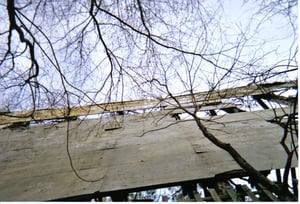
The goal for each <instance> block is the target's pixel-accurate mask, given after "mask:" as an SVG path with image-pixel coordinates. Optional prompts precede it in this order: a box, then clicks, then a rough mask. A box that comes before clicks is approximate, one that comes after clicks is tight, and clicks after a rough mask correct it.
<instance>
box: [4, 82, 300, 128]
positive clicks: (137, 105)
mask: <svg viewBox="0 0 300 204" xmlns="http://www.w3.org/2000/svg"><path fill="white" fill-rule="evenodd" d="M296 86H297V82H296V81H290V82H285V83H273V84H263V85H249V86H242V87H238V88H229V89H222V90H214V91H205V92H198V93H195V94H194V95H193V96H192V95H191V94H186V95H180V96H176V97H175V98H176V100H178V101H179V103H180V104H181V106H183V107H189V106H191V105H193V103H191V101H192V98H194V99H195V100H196V101H195V103H197V104H198V105H199V104H200V105H205V104H206V103H209V102H211V101H215V100H220V99H225V98H231V97H243V96H248V95H260V94H265V93H270V92H272V91H275V90H276V89H281V88H290V87H296ZM160 107H163V108H166V109H172V108H177V107H178V105H177V104H176V103H175V101H174V99H172V98H166V99H146V100H133V101H122V102H112V103H101V104H92V105H85V106H76V107H69V108H67V107H64V108H55V109H40V110H29V111H19V112H12V113H0V125H3V124H9V123H16V122H30V121H41V120H51V119H63V118H67V117H75V116H83V115H93V114H103V113H108V112H118V111H126V110H144V109H151V108H160Z"/></svg>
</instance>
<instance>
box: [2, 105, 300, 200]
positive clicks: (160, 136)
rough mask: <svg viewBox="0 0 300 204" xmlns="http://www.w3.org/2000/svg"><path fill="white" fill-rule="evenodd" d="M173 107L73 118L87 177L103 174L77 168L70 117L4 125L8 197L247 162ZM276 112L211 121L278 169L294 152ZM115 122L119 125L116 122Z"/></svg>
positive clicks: (44, 196)
mask: <svg viewBox="0 0 300 204" xmlns="http://www.w3.org/2000/svg"><path fill="white" fill-rule="evenodd" d="M276 112H277V114H278V115H280V114H283V113H282V111H281V110H277V111H276ZM165 113H166V112H159V113H158V112H156V113H153V114H151V113H147V114H146V113H145V114H136V115H127V116H124V117H123V116H118V117H119V118H116V120H117V122H115V121H114V120H113V118H109V119H102V120H101V121H100V120H99V119H94V120H84V121H71V122H70V123H69V125H70V128H69V138H68V139H69V150H70V154H71V157H72V161H73V165H74V168H75V169H76V170H77V172H78V174H79V175H80V176H81V177H83V178H84V179H86V180H99V181H97V182H85V181H82V180H80V179H79V178H78V177H76V175H75V174H74V173H73V171H72V169H71V167H70V162H69V159H68V155H67V151H66V146H67V143H66V142H67V135H68V134H67V133H68V131H67V123H66V122H64V123H57V124H47V125H34V126H30V127H23V128H14V129H9V128H6V129H1V130H0V168H1V171H0V178H1V179H0V200H2V201H8V200H50V199H56V198H62V197H68V196H74V195H80V194H86V193H93V192H95V191H101V192H105V191H111V190H120V189H129V188H135V187H142V186H150V185H156V184H163V183H170V182H178V181H185V180H193V179H201V178H210V177H214V176H215V175H216V174H219V173H222V172H226V171H230V170H235V169H240V167H239V166H238V165H237V164H236V163H235V162H234V161H233V159H232V158H231V156H230V155H229V154H227V153H226V152H224V151H223V150H220V149H219V148H217V147H215V146H214V145H213V144H211V143H210V142H209V141H208V140H207V139H206V138H204V136H203V135H202V133H201V132H200V131H199V129H198V128H197V126H196V124H195V122H194V121H176V120H175V119H174V118H171V117H170V115H165ZM163 116H164V117H163ZM273 117H274V112H273V111H272V110H265V111H259V112H251V113H235V114H229V115H225V116H216V117H213V118H212V119H213V121H215V122H212V121H208V122H206V125H207V126H208V127H209V130H210V131H212V132H213V133H214V134H215V135H216V136H217V137H218V138H219V139H220V140H223V141H226V142H229V143H231V144H232V145H233V146H234V147H236V148H237V149H238V150H239V151H240V152H241V154H242V155H243V156H244V157H245V158H246V159H247V160H248V161H249V162H250V163H251V164H252V165H253V166H254V167H256V168H257V169H259V170H267V169H277V168H283V167H284V165H285V162H286V158H287V156H286V154H285V152H284V149H283V147H282V146H281V145H280V143H279V142H280V140H281V138H282V135H283V129H282V128H281V127H280V126H279V125H276V124H272V123H269V122H266V120H268V119H272V118H273ZM216 122H217V123H216ZM113 127H117V128H118V129H115V130H109V129H112V128H113ZM164 127H167V128H164ZM105 129H107V130H108V131H105ZM153 130H157V131H153ZM296 165H297V161H296V160H294V161H293V166H296Z"/></svg>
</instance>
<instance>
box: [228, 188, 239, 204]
mask: <svg viewBox="0 0 300 204" xmlns="http://www.w3.org/2000/svg"><path fill="white" fill-rule="evenodd" d="M225 191H226V192H227V194H228V195H229V196H230V198H231V200H232V201H238V199H237V194H236V192H235V190H234V189H233V188H232V187H231V186H230V185H229V186H225Z"/></svg>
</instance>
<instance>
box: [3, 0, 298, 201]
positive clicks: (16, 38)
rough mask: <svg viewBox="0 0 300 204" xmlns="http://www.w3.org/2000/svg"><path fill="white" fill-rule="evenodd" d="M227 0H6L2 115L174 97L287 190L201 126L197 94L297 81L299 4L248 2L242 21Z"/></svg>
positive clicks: (278, 189)
mask: <svg viewBox="0 0 300 204" xmlns="http://www.w3.org/2000/svg"><path fill="white" fill-rule="evenodd" d="M226 5H230V1H229V2H222V1H214V2H211V1H196V2H195V1H184V2H182V1H168V0H159V1H142V0H134V1H101V0H99V1H97V0H90V1H88V2H87V1H86V2H81V1H74V0H68V1H57V0H52V1H46V0H38V1H20V0H7V1H6V3H1V5H0V9H1V11H2V12H1V13H2V14H1V19H2V21H3V22H4V24H3V25H2V26H1V27H0V29H1V30H0V43H1V47H2V48H1V51H0V58H1V61H0V66H1V70H0V90H1V92H2V93H3V97H2V98H1V99H0V105H1V110H3V111H2V112H3V113H2V114H6V112H9V111H18V110H33V111H32V114H33V113H34V110H37V109H41V108H51V107H69V108H70V107H71V106H74V105H86V104H94V103H96V102H108V103H109V102H114V101H124V100H131V99H139V98H157V99H160V100H162V101H163V100H164V99H166V98H171V99H173V101H172V103H173V104H174V105H175V106H177V107H178V108H181V109H183V110H184V111H185V112H186V113H188V114H189V115H190V116H192V117H193V119H194V120H195V122H196V124H197V125H198V127H199V129H200V131H201V132H202V133H203V134H204V136H205V137H207V138H208V139H209V140H210V141H211V142H213V143H214V144H215V145H217V146H218V147H220V148H222V149H224V150H225V151H227V152H229V153H230V154H231V155H232V157H233V158H234V159H235V160H236V161H237V163H238V164H239V165H240V166H241V167H242V168H243V169H244V170H245V171H247V172H248V173H249V174H250V175H252V176H253V177H254V178H256V179H257V180H258V181H259V182H261V183H262V184H263V185H265V186H266V187H267V188H269V189H270V190H271V191H272V192H274V193H276V194H277V195H279V196H281V197H284V196H289V194H288V190H287V188H286V187H285V188H281V187H279V186H278V185H276V184H274V183H272V182H271V181H269V180H268V179H267V178H266V177H264V176H263V175H262V174H261V173H260V172H258V171H257V170H255V169H254V168H253V167H252V166H251V165H250V164H249V163H248V162H247V161H246V160H245V159H244V158H242V156H241V155H239V153H238V152H237V151H236V150H235V149H234V148H233V147H232V146H231V145H230V144H226V143H223V142H222V141H219V140H218V139H217V138H216V137H215V136H214V135H213V134H212V133H211V132H210V131H209V130H208V129H207V128H206V127H205V125H204V124H203V123H202V121H201V118H199V117H198V116H197V114H196V113H197V111H198V110H199V109H200V108H201V104H200V105H199V104H198V103H197V102H196V99H195V98H193V94H194V93H195V92H197V91H202V90H209V91H214V90H217V89H220V88H229V87H236V86H238V85H245V84H261V83H266V82H274V81H277V80H281V79H283V80H285V81H287V80H290V79H295V78H296V77H295V73H296V71H297V69H298V65H297V58H296V56H297V51H298V48H297V29H296V27H297V26H296V24H295V19H296V18H297V14H296V6H297V2H296V1H280V2H278V3H274V2H273V1H262V3H260V4H257V3H256V2H252V1H244V4H243V5H242V4H241V5H240V6H241V7H240V8H241V10H242V8H243V9H244V10H243V11H245V12H246V13H247V15H248V16H245V17H241V19H242V20H243V21H244V22H243V23H242V22H235V23H232V21H233V20H232V19H230V18H227V13H226V12H225V11H227V12H228V8H226ZM235 12H237V11H235ZM278 19H280V22H278V21H277V23H276V24H274V22H273V21H276V20H278ZM282 27H284V29H283V28H282ZM279 30H281V31H280V32H278V33H276V35H271V34H270V31H273V32H277V31H279ZM282 44H284V46H282ZM183 93H185V94H186V93H187V94H191V99H190V100H191V101H193V102H194V104H193V105H194V107H193V108H194V110H193V111H190V110H188V109H185V108H184V106H183V105H182V104H181V102H180V101H178V100H177V99H176V97H175V95H177V94H183ZM209 98H210V95H207V99H209ZM294 115H295V114H294ZM66 116H68V113H66ZM283 199H284V198H283Z"/></svg>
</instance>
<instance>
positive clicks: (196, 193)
mask: <svg viewBox="0 0 300 204" xmlns="http://www.w3.org/2000/svg"><path fill="white" fill-rule="evenodd" d="M193 194H194V197H195V200H196V202H203V199H202V198H201V196H200V195H199V193H198V192H197V191H193Z"/></svg>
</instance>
